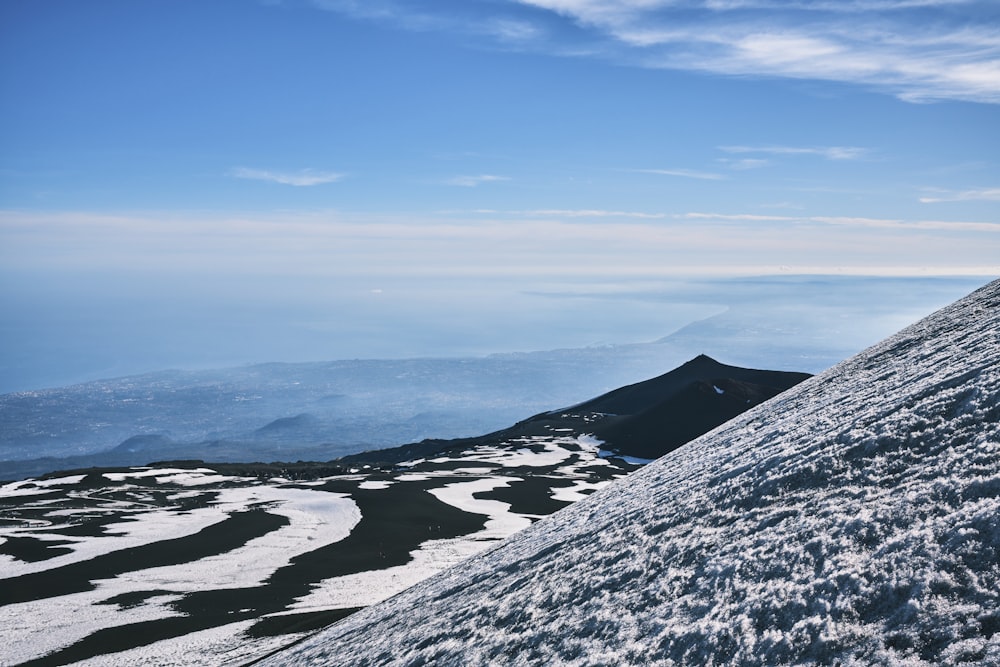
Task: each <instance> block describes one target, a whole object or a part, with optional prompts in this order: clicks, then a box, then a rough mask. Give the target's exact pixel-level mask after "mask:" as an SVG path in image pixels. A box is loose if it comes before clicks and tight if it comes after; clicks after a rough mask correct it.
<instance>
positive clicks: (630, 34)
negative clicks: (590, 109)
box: [313, 0, 1000, 104]
mask: <svg viewBox="0 0 1000 667" xmlns="http://www.w3.org/2000/svg"><path fill="white" fill-rule="evenodd" d="M313 2H314V4H316V5H317V6H320V7H323V8H325V9H329V10H334V11H338V12H342V13H346V14H350V15H352V16H355V17H359V18H360V17H363V18H366V19H375V20H381V21H385V22H389V23H391V24H393V25H395V26H397V27H402V28H404V29H412V30H440V31H446V32H454V33H459V34H461V35H463V36H473V35H474V36H480V37H483V38H486V39H492V40H494V42H495V44H496V45H497V46H500V47H502V48H503V47H505V48H516V49H525V48H531V49H534V50H536V51H539V52H547V53H552V54H557V55H572V56H577V57H599V58H606V59H611V60H614V61H616V62H622V63H627V64H632V65H636V66H641V67H649V68H664V69H674V70H683V71H701V72H709V73H713V74H722V75H727V76H739V77H746V76H759V77H775V78H790V79H812V80H824V81H836V82H842V83H848V84H855V85H861V86H864V87H868V88H872V89H875V90H878V91H881V92H884V93H889V94H893V95H896V96H898V97H899V98H901V99H904V100H907V101H912V102H927V101H935V100H966V101H975V102H984V103H990V104H1000V13H998V12H997V10H996V5H995V3H994V2H993V0H854V1H851V0H844V1H839V0H838V1H833V0H827V1H819V2H805V1H799V2H795V1H790V2H777V1H776V0H506V1H505V2H493V3H459V4H458V5H456V4H455V3H448V6H447V9H444V8H442V6H441V4H439V3H438V4H435V3H432V2H429V1H428V0H413V1H412V2H406V3H396V2H391V1H389V0H370V2H365V3H360V2H353V1H348V0H313ZM459 10H460V11H459Z"/></svg>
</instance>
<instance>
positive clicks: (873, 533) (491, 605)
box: [268, 281, 1000, 665]
mask: <svg viewBox="0 0 1000 667" xmlns="http://www.w3.org/2000/svg"><path fill="white" fill-rule="evenodd" d="M998 422H1000V281H997V282H994V283H992V284H990V285H988V286H986V287H984V288H983V289H981V290H979V291H977V292H975V293H973V294H972V295H971V296H969V297H968V298H966V299H963V300H962V301H959V302H957V303H956V304H954V305H952V306H950V307H948V308H946V309H944V310H942V311H940V312H938V313H936V314H934V315H932V316H931V317H929V318H927V319H925V320H922V321H921V322H919V323H917V324H915V325H913V326H912V327H909V328H908V329H906V330H904V331H902V332H901V333H899V334H897V335H896V336H893V337H892V338H889V339H887V340H886V341H884V342H882V343H880V344H879V345H877V346H875V347H873V348H871V349H869V350H867V351H865V352H863V353H862V354H860V355H858V356H856V357H854V358H852V359H849V360H848V361H845V362H843V363H841V364H839V365H837V366H835V367H834V368H832V369H830V370H829V371H827V372H826V373H823V374H822V375H819V376H817V377H815V378H813V379H811V380H808V381H806V382H804V383H803V384H801V385H799V386H798V387H796V388H793V389H792V390H790V391H788V392H786V393H784V394H782V395H780V396H778V397H777V398H776V399H774V400H772V401H770V402H768V403H766V404H764V405H762V406H760V407H758V408H756V409H754V410H751V411H749V412H747V413H745V414H744V415H743V416H741V417H738V418H737V419H735V420H733V421H732V422H729V423H728V424H726V425H724V426H722V427H720V428H719V429H717V430H715V431H713V432H711V433H709V434H707V435H705V436H703V437H702V438H700V439H698V440H696V441H694V442H693V443H690V444H688V445H686V446H685V447H682V448H681V449H679V450H676V451H674V452H672V453H670V454H668V455H667V456H665V457H663V458H661V459H659V460H658V461H656V462H655V463H652V464H650V465H649V466H647V467H646V468H644V469H642V470H640V471H639V472H637V473H635V474H633V475H630V476H628V477H627V478H624V479H622V480H620V481H619V482H617V483H615V484H612V485H611V486H609V487H607V488H606V489H604V490H603V491H601V492H599V493H596V494H594V495H592V496H591V497H589V498H588V499H586V500H584V501H582V502H580V503H577V504H576V505H574V506H572V507H570V508H568V509H566V510H564V511H562V512H559V513H556V514H554V515H552V516H550V517H548V518H547V519H545V520H542V521H540V522H538V523H536V524H534V525H533V526H532V527H530V528H528V529H526V530H524V531H522V532H521V533H519V534H518V535H516V536H514V537H513V538H512V539H510V540H509V541H507V542H505V543H503V544H501V545H500V546H498V547H497V548H495V549H493V550H491V551H488V552H486V553H484V554H482V555H480V556H478V557H476V558H474V559H472V560H471V561H468V562H465V563H463V564H462V565H461V567H458V568H452V569H451V570H448V571H446V572H444V573H442V574H440V575H438V576H436V577H434V578H432V579H429V580H427V581H425V582H423V583H422V584H419V585H417V586H415V587H414V588H412V589H410V590H408V591H406V592H404V593H402V594H400V595H398V596H396V597H394V598H391V599H389V600H387V601H385V602H384V603H382V604H380V605H377V606H375V607H371V608H369V609H367V610H365V611H362V612H360V613H358V614H355V615H354V616H351V617H349V618H347V619H345V620H344V621H341V622H340V623H338V624H337V625H335V626H332V627H330V628H328V629H327V630H325V631H323V632H321V633H320V634H318V635H317V636H316V637H314V638H312V639H310V640H308V641H306V642H304V643H302V644H300V645H298V646H295V647H293V648H292V649H289V650H288V651H286V652H283V653H280V654H277V655H276V656H274V657H273V658H272V659H271V660H270V662H269V663H268V664H275V665H297V664H338V665H347V664H350V665H375V664H378V665H394V664H400V665H401V664H407V665H417V664H550V665H554V664H573V665H609V664H614V665H622V664H635V665H648V664H690V665H709V664H716V665H719V664H754V665H756V664H824V665H828V664H838V662H839V663H840V664H844V665H850V664H866V665H867V664H906V665H924V664H927V665H936V664H977V665H983V664H987V665H1000V423H998Z"/></svg>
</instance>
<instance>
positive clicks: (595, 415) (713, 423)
mask: <svg viewBox="0 0 1000 667" xmlns="http://www.w3.org/2000/svg"><path fill="white" fill-rule="evenodd" d="M809 377H811V376H810V375H809V374H808V373H793V372H787V371H768V370H755V369H750V368H740V367H738V366H728V365H726V364H722V363H719V362H718V361H716V360H715V359H712V358H711V357H708V356H706V355H704V354H701V355H698V356H697V357H695V358H694V359H692V360H690V361H688V362H687V363H685V364H683V365H682V366H679V367H678V368H675V369H674V370H672V371H670V372H668V373H664V374H663V375H660V376H658V377H655V378H652V379H650V380H645V381H643V382H637V383H635V384H630V385H628V386H625V387H621V388H619V389H615V390H613V391H610V392H608V393H606V394H602V395H600V396H598V397H596V398H592V399H589V400H587V401H584V402H582V403H578V404H576V405H572V406H569V407H566V408H561V409H558V410H551V411H548V412H542V413H539V414H537V415H534V416H533V417H529V418H528V419H525V420H523V421H520V422H518V423H517V424H515V425H513V426H511V427H509V428H505V429H502V430H500V431H495V432H493V433H490V434H487V435H484V436H480V437H476V438H459V439H455V440H425V441H423V442H420V443H415V444H410V445H402V446H400V447H393V448H387V449H381V450H377V451H371V452H361V453H359V454H352V455H349V456H345V457H343V458H342V459H340V460H341V461H345V462H350V463H390V464H391V463H399V462H402V461H406V460H408V459H414V458H420V457H427V456H433V455H434V454H436V453H440V452H446V451H451V450H461V449H464V448H468V447H474V446H480V445H483V444H496V443H499V442H504V441H509V440H512V439H516V438H524V437H530V436H540V435H548V434H550V433H552V432H562V433H569V434H573V435H574V436H581V435H592V436H594V437H596V438H597V439H599V440H601V441H602V442H603V444H604V447H605V448H606V449H607V450H609V451H613V452H615V453H616V454H619V455H623V456H630V457H636V458H641V459H656V458H659V457H660V456H663V455H664V454H666V453H667V452H670V451H673V450H674V449H676V448H677V447H680V446H681V445H683V444H684V443H686V442H688V441H690V440H693V439H694V438H696V437H698V436H700V435H702V434H704V433H707V432H708V431H710V430H712V429H713V428H715V427H717V426H719V425H720V424H723V423H725V422H726V421H728V420H730V419H732V418H733V417H735V416H737V415H739V414H740V413H742V412H745V411H746V410H749V409H750V408H752V407H754V406H756V405H758V404H760V403H762V402H764V401H766V400H768V399H770V398H772V397H774V396H776V395H778V394H779V393H781V392H782V391H785V390H786V389H789V388H790V387H793V386H795V385H796V384H798V383H799V382H802V381H803V380H805V379H807V378H809Z"/></svg>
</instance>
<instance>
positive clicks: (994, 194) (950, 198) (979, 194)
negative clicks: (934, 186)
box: [920, 188, 1000, 204]
mask: <svg viewBox="0 0 1000 667" xmlns="http://www.w3.org/2000/svg"><path fill="white" fill-rule="evenodd" d="M956 201H1000V188H983V189H979V190H961V191H957V192H956V191H943V192H941V193H940V194H937V195H936V196H928V197H921V198H920V203H922V204H937V203H940V202H956Z"/></svg>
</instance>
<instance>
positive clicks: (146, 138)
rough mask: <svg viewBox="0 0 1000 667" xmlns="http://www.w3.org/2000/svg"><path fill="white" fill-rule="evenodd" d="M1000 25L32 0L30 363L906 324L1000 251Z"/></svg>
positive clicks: (984, 271) (561, 9)
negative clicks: (721, 322)
mask: <svg viewBox="0 0 1000 667" xmlns="http://www.w3.org/2000/svg"><path fill="white" fill-rule="evenodd" d="M997 34H1000V8H998V7H997V5H996V4H995V3H990V2H986V1H984V0H968V1H962V2H954V1H953V0H928V1H926V2H924V1H921V2H882V1H876V0H863V1H859V2H850V3H826V2H822V3H787V4H778V3H773V2H766V1H764V0H748V1H746V2H734V3H720V2H713V1H707V0H706V1H705V2H701V1H696V0H690V1H687V0H685V1H684V2H649V3H635V2H625V1H623V0H607V1H603V2H601V1H598V2H595V1H593V0H558V1H556V0H503V1H500V2H494V1H492V0H490V1H473V2H465V1H462V2H458V1H455V0H418V1H416V2H407V3H400V2H395V1H392V0H370V1H369V2H365V3H355V2H349V1H341V0H260V1H259V2H249V1H247V2H243V1H236V0H223V1H221V2H213V3H203V2H193V1H188V0H182V1H180V2H172V3H161V2H154V1H151V0H150V1H138V2H128V3H123V2H112V1H101V2H92V3H80V2H75V1H69V0H10V1H8V2H5V3H3V4H2V5H0V93H2V94H3V98H4V100H5V103H4V104H3V105H0V313H2V314H0V349H2V351H0V377H2V381H0V391H13V390H15V389H30V388H40V387H43V386H54V385H56V386H58V385H62V384H66V383H70V382H77V381H82V380H87V379H96V378H98V377H110V376H120V375H126V374H131V373H135V372H140V371H147V370H157V369H161V368H168V367H180V368H205V367H220V366H228V365H238V364H245V363H253V362H269V361H306V360H327V359H344V358H355V357H362V358H379V357H380V358H385V357H389V358H405V357H414V356H449V357H454V356H466V355H483V354H489V353H494V352H511V351H529V350H546V349H552V348H565V347H585V346H588V345H603V344H625V343H634V342H644V341H649V340H654V339H657V338H660V337H663V336H666V335H668V334H670V333H671V332H673V331H675V330H677V329H678V328H681V327H683V326H685V325H687V324H690V323H692V322H695V321H699V320H703V319H705V318H707V317H710V316H713V315H717V314H719V313H722V312H724V311H727V309H729V310H728V311H727V312H731V314H730V316H728V319H727V320H726V327H725V331H727V332H728V333H725V335H727V336H730V337H732V336H734V335H737V334H736V333H734V331H737V330H738V328H739V327H740V326H745V327H746V333H748V335H749V333H750V332H752V331H753V330H755V329H757V328H759V325H760V322H754V321H753V320H754V319H755V318H758V319H759V318H765V319H766V318H770V319H769V320H768V321H770V322H771V323H772V324H773V326H775V327H777V328H778V329H781V330H789V331H791V330H801V332H802V336H803V340H807V341H815V342H814V343H810V344H814V345H815V346H816V349H817V350H818V349H820V348H823V346H827V347H826V348H824V349H827V350H828V351H829V350H833V349H843V350H847V349H854V348H855V347H857V346H858V345H863V344H865V343H871V342H874V340H873V337H875V336H878V337H881V336H883V335H887V334H889V333H892V332H893V331H894V330H895V329H896V328H898V327H899V326H903V325H905V324H908V323H909V322H910V321H912V320H913V319H916V318H917V317H919V316H921V315H923V314H926V313H927V312H929V310H931V309H933V308H935V307H938V306H941V305H944V304H945V303H947V302H949V301H951V300H953V299H954V298H957V297H959V296H962V295H963V294H964V293H966V292H967V291H969V289H971V288H972V287H974V286H976V285H978V284H982V283H985V282H986V281H987V280H988V279H989V278H990V277H995V276H997V275H1000V161H998V159H997V156H998V155H1000V132H998V131H997V130H998V128H1000V39H998V38H997ZM824 280H826V281H828V282H827V283H823V282H822V281H824ZM767 281H773V284H769V283H767ZM817 281H819V282H817ZM838 281H839V282H838ZM865 281H867V282H865ZM741 283H745V284H744V286H743V287H741V288H739V289H736V288H734V287H733V286H735V285H740V284H741ZM778 283H780V284H781V285H783V287H781V288H780V289H779V288H775V287H774V285H775V284H778ZM862 284H867V285H870V286H871V288H870V289H869V288H867V287H863V286H862ZM823 285H827V286H828V290H827V291H829V294H825V293H824V288H823ZM913 290H916V291H917V292H918V293H917V294H912V293H909V292H911V291H913ZM824 299H825V300H824ZM839 300H845V301H844V302H843V303H841V302H840V301H839ZM754 308H756V309H757V314H756V315H754V316H751V315H748V314H747V313H749V312H750V311H751V310H753V309H754ZM741 317H742V318H743V319H742V320H740V319H739V318H741ZM810 320H813V321H810ZM740 322H743V324H740ZM831 322H833V323H837V326H836V327H833V326H832V325H831V324H830V323H831ZM821 327H828V328H832V329H834V330H836V331H837V332H838V333H837V334H836V335H835V336H833V338H838V337H839V338H840V339H841V340H839V341H838V340H832V339H831V340H826V339H824V338H823V335H822V332H821V331H820V328H821ZM890 327H894V328H890ZM721 331H722V329H719V330H718V331H716V333H717V334H718V335H719V336H722V335H723V333H720V332H721ZM706 335H707V334H706ZM810 336H811V338H810ZM709 343H710V341H707V342H706V347H710V345H709ZM762 344H769V343H766V342H764V343H762ZM841 344H842V347H841V348H835V347H834V346H835V345H841ZM706 352H710V350H708V349H707V350H706ZM770 354H771V353H770V352H769V351H768V352H767V353H766V354H765V352H764V351H762V353H761V355H760V356H761V358H762V359H764V360H769V359H771V358H772V357H770V356H768V355H770ZM824 354H827V353H824ZM746 356H747V358H749V359H750V360H751V361H752V360H753V355H752V354H749V353H748V354H747V355H746ZM664 370H665V369H664Z"/></svg>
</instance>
